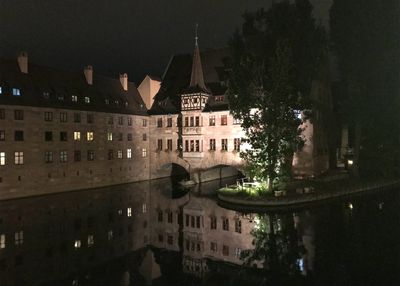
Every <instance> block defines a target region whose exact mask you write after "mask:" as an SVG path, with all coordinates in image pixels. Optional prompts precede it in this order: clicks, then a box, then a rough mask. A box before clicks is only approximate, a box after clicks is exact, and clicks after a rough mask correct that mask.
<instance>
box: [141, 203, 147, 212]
mask: <svg viewBox="0 0 400 286" xmlns="http://www.w3.org/2000/svg"><path fill="white" fill-rule="evenodd" d="M146 212H147V205H146V204H143V205H142V213H146Z"/></svg>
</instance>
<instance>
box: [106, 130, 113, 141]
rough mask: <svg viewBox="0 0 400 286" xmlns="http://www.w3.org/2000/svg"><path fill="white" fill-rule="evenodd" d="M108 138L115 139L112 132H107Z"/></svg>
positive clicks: (109, 139)
mask: <svg viewBox="0 0 400 286" xmlns="http://www.w3.org/2000/svg"><path fill="white" fill-rule="evenodd" d="M107 140H108V141H112V140H113V134H112V132H107Z"/></svg>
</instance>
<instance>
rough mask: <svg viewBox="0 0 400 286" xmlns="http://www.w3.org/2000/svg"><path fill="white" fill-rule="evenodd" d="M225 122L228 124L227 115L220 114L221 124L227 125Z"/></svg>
mask: <svg viewBox="0 0 400 286" xmlns="http://www.w3.org/2000/svg"><path fill="white" fill-rule="evenodd" d="M227 124H228V116H227V115H221V125H227Z"/></svg>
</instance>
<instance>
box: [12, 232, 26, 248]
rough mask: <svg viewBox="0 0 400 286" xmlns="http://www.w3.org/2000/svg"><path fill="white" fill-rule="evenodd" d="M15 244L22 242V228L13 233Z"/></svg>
mask: <svg viewBox="0 0 400 286" xmlns="http://www.w3.org/2000/svg"><path fill="white" fill-rule="evenodd" d="M14 238H15V245H21V244H23V243H24V232H23V231H22V230H20V231H17V232H16V233H14Z"/></svg>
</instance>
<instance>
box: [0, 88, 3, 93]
mask: <svg viewBox="0 0 400 286" xmlns="http://www.w3.org/2000/svg"><path fill="white" fill-rule="evenodd" d="M2 93H3V88H2V87H1V86H0V94H2Z"/></svg>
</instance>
